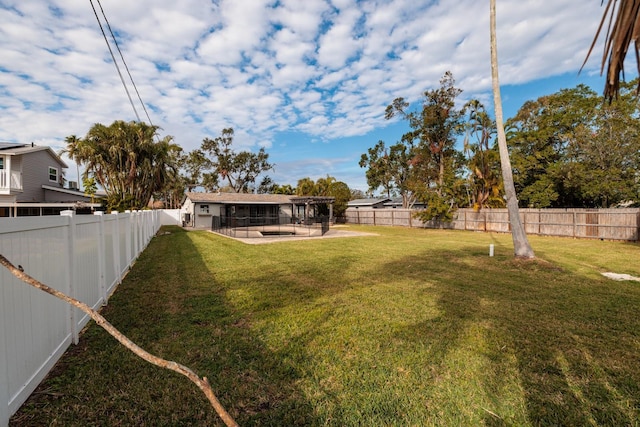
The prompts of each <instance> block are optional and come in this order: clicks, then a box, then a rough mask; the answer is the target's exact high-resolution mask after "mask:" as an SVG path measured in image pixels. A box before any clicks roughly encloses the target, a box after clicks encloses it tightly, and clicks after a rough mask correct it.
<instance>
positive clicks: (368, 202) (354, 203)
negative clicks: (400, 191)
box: [347, 198, 391, 207]
mask: <svg viewBox="0 0 640 427" xmlns="http://www.w3.org/2000/svg"><path fill="white" fill-rule="evenodd" d="M388 202H391V199H389V198H384V199H355V200H350V201H349V202H348V203H347V206H352V207H353V206H373V205H377V204H380V203H388Z"/></svg>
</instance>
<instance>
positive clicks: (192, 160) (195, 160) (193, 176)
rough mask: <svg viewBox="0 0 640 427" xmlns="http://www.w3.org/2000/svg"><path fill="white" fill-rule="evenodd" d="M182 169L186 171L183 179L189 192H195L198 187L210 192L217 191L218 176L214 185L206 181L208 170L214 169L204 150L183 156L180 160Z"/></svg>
mask: <svg viewBox="0 0 640 427" xmlns="http://www.w3.org/2000/svg"><path fill="white" fill-rule="evenodd" d="M180 166H181V169H182V170H183V171H184V175H182V176H183V179H184V183H185V187H186V189H187V191H193V190H194V189H195V188H196V187H199V186H202V187H205V188H207V190H209V191H213V190H215V189H216V187H217V185H218V179H217V176H216V177H215V181H214V182H213V183H212V182H211V181H210V180H211V178H209V175H208V176H207V177H208V178H209V179H208V180H207V179H205V177H204V174H205V173H206V171H207V170H208V169H210V168H211V167H212V163H211V161H210V160H209V159H208V158H207V156H206V155H205V154H204V153H203V152H202V150H198V149H196V150H193V151H190V152H189V153H188V154H187V155H186V156H182V157H181V159H180Z"/></svg>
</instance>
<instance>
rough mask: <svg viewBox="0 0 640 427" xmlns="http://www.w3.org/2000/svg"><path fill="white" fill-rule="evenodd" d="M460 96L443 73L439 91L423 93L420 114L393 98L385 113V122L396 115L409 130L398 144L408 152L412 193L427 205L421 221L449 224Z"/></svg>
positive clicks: (455, 186)
mask: <svg viewBox="0 0 640 427" xmlns="http://www.w3.org/2000/svg"><path fill="white" fill-rule="evenodd" d="M460 93H462V90H461V89H458V88H456V87H455V79H454V78H453V75H452V74H451V72H449V71H447V72H446V73H445V74H444V76H443V77H442V79H441V80H440V87H439V88H437V89H433V90H429V91H426V92H424V98H423V101H422V108H421V109H420V110H418V111H411V112H409V111H408V110H407V108H408V107H409V104H408V103H407V102H406V101H405V100H404V98H396V99H395V100H394V101H393V102H392V103H391V104H390V105H389V106H387V109H386V111H385V118H386V119H391V118H392V117H394V116H396V115H400V116H401V117H402V118H404V119H405V120H407V121H408V123H409V128H410V129H411V130H410V131H409V132H407V133H405V134H404V135H403V136H402V143H403V144H404V145H405V146H406V147H409V149H410V152H409V154H410V158H409V161H408V164H409V166H410V168H411V177H410V179H409V182H410V185H411V187H412V191H413V193H414V194H415V195H416V196H417V199H418V200H421V201H423V202H426V204H427V208H426V209H425V210H424V211H421V212H420V213H419V215H420V217H421V218H422V219H423V220H430V219H437V220H450V219H451V218H452V216H453V212H454V211H455V208H456V206H457V203H458V197H459V192H460V189H461V188H462V186H461V172H462V167H463V163H464V162H463V158H462V156H461V153H460V152H459V151H457V150H456V148H455V144H456V140H457V137H458V136H459V135H461V133H462V132H463V125H462V119H463V116H464V112H463V111H462V110H460V109H457V108H456V105H455V104H456V98H457V97H458V95H460Z"/></svg>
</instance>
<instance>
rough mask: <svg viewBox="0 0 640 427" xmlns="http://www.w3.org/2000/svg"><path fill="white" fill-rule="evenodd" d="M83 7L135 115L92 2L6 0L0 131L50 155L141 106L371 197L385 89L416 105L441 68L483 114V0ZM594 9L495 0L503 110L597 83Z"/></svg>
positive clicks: (2, 4) (280, 173)
mask: <svg viewBox="0 0 640 427" xmlns="http://www.w3.org/2000/svg"><path fill="white" fill-rule="evenodd" d="M93 5H94V6H95V10H96V12H97V14H98V16H99V18H100V21H101V22H102V25H103V27H104V30H105V32H106V34H107V37H108V40H109V42H110V46H111V49H112V50H113V52H114V54H115V55H116V60H117V62H116V63H117V64H118V69H119V71H120V73H121V74H122V76H123V78H124V79H125V83H126V84H127V90H128V92H129V96H130V97H131V99H133V101H134V102H133V104H134V106H135V111H134V107H132V105H131V102H130V101H129V96H128V95H127V91H126V90H125V87H124V86H123V83H122V82H121V80H120V77H119V74H118V69H117V68H116V66H115V65H114V62H113V60H112V57H111V54H110V52H109V47H108V46H107V43H106V42H105V40H104V37H103V34H102V32H101V29H100V26H99V24H98V21H97V19H96V15H95V14H94V9H93V8H92V2H91V1H90V0H0V23H1V25H0V141H4V142H16V143H31V142H33V143H35V144H36V145H48V146H51V147H52V148H53V149H54V150H55V151H56V152H57V151H59V150H61V149H63V148H64V147H65V143H64V139H65V137H67V136H70V135H77V136H79V137H82V136H84V135H86V133H87V132H88V130H89V129H90V128H91V126H92V125H94V124H95V123H102V124H105V125H109V124H111V123H112V122H113V121H115V120H126V121H132V120H138V117H139V118H140V119H142V120H144V121H147V122H149V119H148V118H147V113H148V116H149V118H150V119H151V123H152V124H154V125H156V126H159V127H160V128H161V130H160V136H162V137H164V136H166V135H171V136H172V137H173V140H174V142H175V143H177V144H179V145H180V146H182V147H183V149H184V150H185V151H187V152H188V151H191V150H194V149H196V148H199V147H200V144H201V143H202V140H203V139H204V138H215V137H217V136H219V135H220V134H221V132H222V130H223V129H225V128H229V127H231V128H233V129H234V131H235V136H234V148H235V149H236V150H237V151H240V150H250V151H257V150H259V148H261V147H264V148H265V150H266V151H267V153H268V154H269V160H270V161H271V162H272V163H274V165H275V166H274V170H272V171H270V172H269V173H268V175H269V176H270V177H271V179H272V180H273V181H274V182H276V183H278V184H291V185H293V186H295V184H296V183H297V181H298V180H299V179H301V178H304V177H310V178H312V179H314V180H316V179H318V178H321V177H326V176H327V175H330V176H332V177H334V178H336V179H337V180H338V181H343V182H345V183H347V184H348V185H349V187H350V188H352V189H359V190H362V191H366V190H367V183H366V178H365V169H362V168H360V167H359V165H358V163H359V160H360V157H361V155H362V154H363V153H365V152H366V151H367V149H368V148H370V147H373V146H374V145H375V144H376V143H377V142H378V141H379V140H383V141H385V143H387V144H389V145H391V144H394V143H395V142H397V141H399V140H400V137H401V136H402V134H403V133H405V132H406V131H408V130H409V129H408V126H407V124H406V122H403V121H401V120H391V121H388V120H385V118H384V110H385V107H386V106H387V105H388V104H390V103H391V102H392V101H393V99H395V98H397V97H404V98H405V99H406V100H408V101H410V102H412V103H413V104H412V108H416V107H417V106H418V105H419V101H420V99H421V97H422V95H423V94H424V92H425V91H427V90H430V89H434V88H437V87H439V81H440V79H441V78H442V76H443V75H444V73H445V72H447V71H451V72H452V73H453V76H454V78H455V80H456V86H457V87H458V88H460V89H462V90H463V93H462V94H461V95H460V97H459V102H460V103H463V102H466V101H468V100H469V99H474V98H475V99H479V100H480V101H482V102H483V103H484V104H485V105H486V106H487V107H488V108H493V102H492V99H493V98H492V92H491V65H490V49H489V1H486V0H485V1H479V0H450V1H429V0H386V1H384V0H371V1H367V0H363V1H357V0H304V1H302V0H211V1H206V0H180V1H175V0H135V1H131V0H101V1H100V3H98V0H93ZM101 8H102V10H103V11H104V14H105V15H106V17H107V19H108V22H109V25H110V27H111V29H112V30H113V33H114V34H115V38H116V41H117V43H118V46H119V48H120V50H121V52H122V56H123V57H124V59H125V61H126V67H125V65H124V64H123V63H122V62H121V59H120V57H119V54H118V51H117V50H116V47H115V45H114V43H113V40H112V39H111V35H110V33H109V31H108V28H107V26H106V24H105V21H104V17H103V16H102V12H101ZM602 12H603V8H602V7H601V2H600V0H554V1H553V2H550V1H544V0H497V8H496V14H497V37H498V57H499V74H500V83H501V91H502V102H503V108H504V116H505V118H508V117H512V116H513V115H515V113H516V112H517V111H518V109H519V108H520V107H521V106H522V104H523V103H524V102H525V101H527V100H535V99H537V98H538V97H540V96H543V95H547V94H551V93H554V92H557V91H558V90H560V89H562V88H571V87H575V86H576V85H577V84H579V83H584V84H586V85H588V86H591V87H592V88H593V89H594V90H596V91H597V92H599V93H601V92H602V87H603V85H604V79H603V78H602V77H601V76H600V69H599V67H600V59H601V55H602V48H601V43H598V44H597V45H596V49H595V50H594V53H593V54H592V56H591V58H590V59H589V61H588V62H587V64H586V66H585V68H584V69H583V71H582V72H581V73H580V74H578V71H579V69H580V67H581V66H582V63H583V62H584V59H585V57H586V53H587V51H588V49H589V46H590V45H591V42H592V40H593V37H594V35H595V33H596V30H597V27H598V24H599V22H600V19H601V16H602ZM127 68H128V71H129V73H130V74H131V77H132V79H133V81H134V83H135V85H136V88H137V92H138V93H139V96H140V99H141V100H142V102H143V104H142V103H140V100H139V99H138V95H137V94H136V91H135V89H134V87H133V86H132V84H131V81H130V80H129V76H128V73H127ZM142 105H144V109H143V107H142ZM145 109H146V112H147V113H145ZM136 114H137V115H136ZM63 159H65V160H66V161H67V163H68V165H69V166H70V167H69V169H68V170H67V173H66V177H67V179H68V180H72V181H73V180H78V178H77V168H76V166H75V164H74V163H73V162H71V161H69V160H68V159H67V158H66V157H63ZM80 172H82V169H80Z"/></svg>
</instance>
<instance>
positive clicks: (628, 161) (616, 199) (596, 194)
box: [561, 81, 640, 208]
mask: <svg viewBox="0 0 640 427" xmlns="http://www.w3.org/2000/svg"><path fill="white" fill-rule="evenodd" d="M635 85H636V83H635V81H634V82H629V83H621V84H620V86H619V88H618V97H617V98H616V99H615V100H613V101H612V102H611V103H609V104H607V103H604V104H603V103H598V104H597V108H596V109H595V111H594V115H593V119H592V122H591V126H590V127H586V126H582V127H579V128H578V129H576V138H575V141H574V143H573V144H570V145H569V147H568V149H567V162H566V164H565V165H564V168H563V170H562V172H563V173H562V176H561V179H562V183H563V185H564V187H565V188H569V189H571V190H572V191H575V192H576V193H577V194H579V196H580V198H581V203H582V205H584V206H594V207H602V208H607V207H611V206H615V205H616V204H619V203H625V202H638V201H639V198H638V196H639V193H640V180H639V179H638V177H639V176H640V119H639V116H640V109H639V108H638V103H637V100H636V95H635V87H634V86H635Z"/></svg>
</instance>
